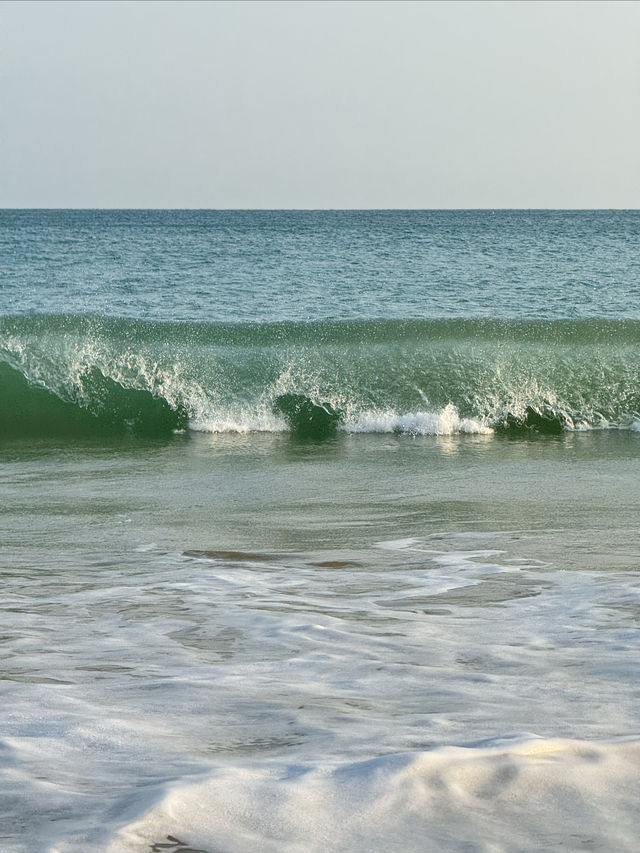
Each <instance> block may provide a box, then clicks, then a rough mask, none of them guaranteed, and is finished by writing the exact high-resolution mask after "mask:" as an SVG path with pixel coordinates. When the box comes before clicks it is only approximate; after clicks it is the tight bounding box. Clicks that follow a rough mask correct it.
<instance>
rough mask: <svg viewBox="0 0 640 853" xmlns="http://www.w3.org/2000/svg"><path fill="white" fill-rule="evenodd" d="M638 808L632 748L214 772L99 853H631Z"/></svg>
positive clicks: (477, 752)
mask: <svg viewBox="0 0 640 853" xmlns="http://www.w3.org/2000/svg"><path fill="white" fill-rule="evenodd" d="M639 797H640V742H638V741H636V742H633V743H615V744H602V743H600V744H594V743H586V742H583V741H572V740H542V739H541V740H532V741H529V742H524V743H520V744H516V745H512V746H506V747H505V746H497V747H489V748H482V747H479V748H453V747H447V748H441V749H437V750H434V751H432V752H422V753H418V754H397V755H385V756H381V757H380V758H376V759H373V760H371V761H365V762H360V763H355V764H345V765H342V766H339V767H335V768H328V767H314V768H309V767H299V766H294V767H284V766H277V765H276V766H274V765H258V766H256V765H255V764H252V765H246V766H244V767H232V768H224V767H221V768H218V769H216V770H215V771H213V772H212V773H211V775H210V776H209V777H208V778H205V779H203V780H201V781H198V782H195V783H192V784H186V785H184V784H182V785H174V786H170V787H169V788H168V789H167V790H166V792H165V794H164V796H163V797H162V798H161V800H160V802H158V803H157V804H155V805H154V806H152V807H151V808H150V809H149V810H148V811H147V812H146V813H145V814H144V815H143V816H142V817H141V818H140V819H139V820H137V821H134V822H132V823H130V824H128V825H127V826H125V827H123V828H122V829H121V830H120V831H119V832H118V833H117V835H116V837H115V838H114V839H112V841H111V842H110V843H109V844H108V845H107V848H106V849H107V851H108V853H125V851H138V850H139V851H142V850H145V849H149V842H150V840H152V841H155V842H160V841H165V842H166V840H167V836H168V835H170V836H173V837H174V839H175V838H179V839H181V840H183V841H184V840H185V839H186V842H185V846H186V844H187V843H188V844H189V845H190V846H192V847H198V848H203V849H204V850H207V851H210V853H214V851H215V853H250V851H256V850H260V851H263V852H264V853H303V851H305V853H315V852H316V851H317V852H318V853H321V851H336V853H337V851H341V853H361V851H365V850H366V851H370V853H374V851H380V853H382V851H388V850H398V851H400V850H403V851H407V853H409V851H416V853H418V851H425V850H446V851H460V853H462V851H468V850H478V851H487V853H489V851H498V850H499V851H505V853H506V851H514V853H515V851H522V850H542V849H545V850H546V849H554V850H560V849H562V850H577V849H583V848H584V849H603V850H612V851H613V850H616V851H630V853H631V851H634V853H635V851H636V850H637V849H638V842H639V840H640V833H639V828H638V824H637V803H638V798H639ZM158 849H160V847H159V846H158ZM167 849H170V848H167ZM175 849H176V850H179V849H180V848H179V847H177V846H176V848H175Z"/></svg>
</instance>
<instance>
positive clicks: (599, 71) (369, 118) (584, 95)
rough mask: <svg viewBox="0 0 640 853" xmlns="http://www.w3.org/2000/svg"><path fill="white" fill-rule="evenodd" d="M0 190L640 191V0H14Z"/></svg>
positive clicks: (499, 198)
mask: <svg viewBox="0 0 640 853" xmlns="http://www.w3.org/2000/svg"><path fill="white" fill-rule="evenodd" d="M0 207H5V208H6V207H56V208H57V207H90V208H95V207H123V208H126V207H132V208H638V207H640V3H639V2H635V0H633V1H632V2H611V0H609V2H593V1H592V0H590V1H589V2H582V0H570V2H564V0H558V1H557V2H555V0H554V1H553V2H544V0H533V2H528V0H515V1H514V0H506V1H505V2H503V0H497V1H496V2H485V1H484V0H471V2H453V0H446V2H403V0H393V2H386V0H374V2H369V0H362V2H349V0H337V1H336V2H333V1H332V0H319V2H315V0H286V2H272V0H258V2H252V0H247V2H242V1H241V0H235V1H234V2H206V0H197V2H190V0H182V2H173V0H163V2H156V0H146V1H143V2H137V0H126V2H119V0H107V2H102V0H89V1H88V2H85V0H72V2H57V0H45V2H39V0H19V2H14V0H4V2H0Z"/></svg>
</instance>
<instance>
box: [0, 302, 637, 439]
mask: <svg viewBox="0 0 640 853" xmlns="http://www.w3.org/2000/svg"><path fill="white" fill-rule="evenodd" d="M639 343H640V321H633V320H625V321H614V320H577V321H570V320H556V321H504V320H500V321H498V320H496V321H488V320H411V321H399V320H367V321H355V322H338V321H331V322H327V321H325V322H313V323H311V322H310V323H300V322H290V323H273V324H253V323H237V324H228V323H205V322H203V323H182V322H181V323H158V322H142V321H134V320H125V319H112V318H110V319H109V318H102V317H97V316H88V315H23V316H13V317H4V318H1V319H0V395H1V396H0V400H1V402H0V435H4V436H12V435H15V436H22V435H34V436H48V435H52V436H53V435H61V436H62V435H92V434H96V435H99V434H119V433H126V432H133V433H135V434H139V435H148V436H153V435H168V434H171V433H172V432H174V431H179V430H187V429H191V430H199V431H208V432H250V431H267V432H278V431H287V430H290V431H294V432H300V433H305V434H307V435H311V436H312V437H313V436H314V435H316V434H317V435H318V436H320V435H326V434H329V433H331V432H332V431H333V430H336V429H337V430H343V431H347V432H400V433H402V432H405V433H413V434H434V435H450V434H455V433H490V432H506V433H509V434H523V435H526V434H530V433H531V434H533V433H551V434H553V433H558V432H562V431H564V430H581V429H604V428H618V429H638V427H639V426H640V347H639V346H638V344H639Z"/></svg>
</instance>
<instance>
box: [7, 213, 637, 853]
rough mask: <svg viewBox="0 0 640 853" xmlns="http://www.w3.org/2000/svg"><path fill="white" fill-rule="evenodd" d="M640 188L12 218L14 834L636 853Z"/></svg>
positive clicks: (150, 849) (39, 851) (51, 848)
mask: <svg viewBox="0 0 640 853" xmlns="http://www.w3.org/2000/svg"><path fill="white" fill-rule="evenodd" d="M639 519H640V211H488V210H487V211H170V210H166V211H133V210H128V211H117V210H95V211H91V210H82V211H73V210H59V211H58V210H37V211H29V210H0V575H1V587H0V588H1V591H2V595H0V614H1V616H0V650H1V657H0V850H2V851H3V853H45V851H46V853H102V851H104V853H142V851H147V853H161V851H162V852H163V853H164V851H167V853H188V851H192V853H193V851H205V853H383V851H384V853H387V851H398V853H431V852H432V851H433V853H438V852H439V851H445V853H449V851H455V853H472V851H474V852H475V851H482V853H516V851H551V850H562V851H571V850H588V851H612V853H613V852H614V851H615V853H618V852H619V851H629V853H636V851H637V850H638V849H640V807H639V805H638V804H639V803H640V537H639Z"/></svg>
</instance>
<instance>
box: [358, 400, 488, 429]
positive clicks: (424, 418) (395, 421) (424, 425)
mask: <svg viewBox="0 0 640 853" xmlns="http://www.w3.org/2000/svg"><path fill="white" fill-rule="evenodd" d="M344 428H345V429H346V430H347V431H348V432H389V433H393V432H404V433H409V434H411V435H457V434H460V433H471V434H480V435H489V434H491V433H492V432H493V430H492V429H491V427H490V426H487V424H485V423H484V422H483V421H481V420H477V419H474V418H461V417H460V415H459V413H458V410H457V409H456V407H455V406H454V405H453V404H451V403H449V405H447V406H445V407H444V408H443V409H441V410H440V411H436V412H409V413H407V414H400V413H398V412H395V411H392V410H387V411H375V410H372V411H368V412H363V413H361V414H358V415H356V416H355V417H352V418H348V419H347V421H346V423H345V426H344Z"/></svg>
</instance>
